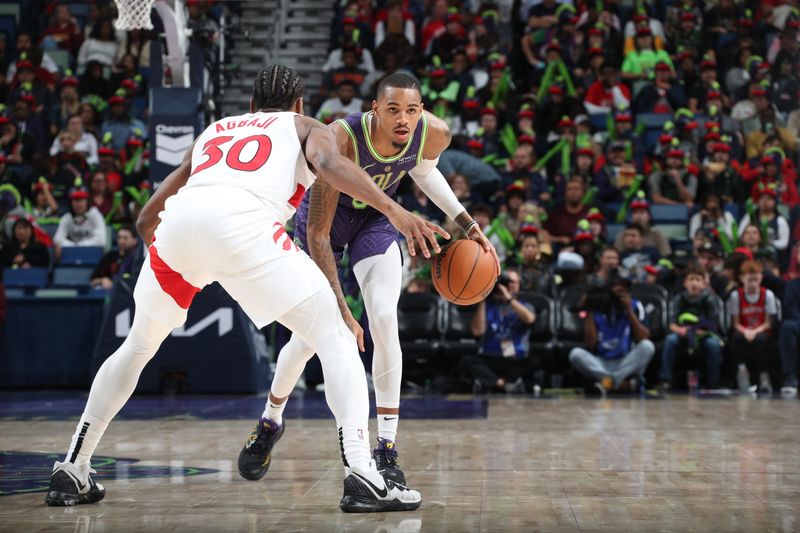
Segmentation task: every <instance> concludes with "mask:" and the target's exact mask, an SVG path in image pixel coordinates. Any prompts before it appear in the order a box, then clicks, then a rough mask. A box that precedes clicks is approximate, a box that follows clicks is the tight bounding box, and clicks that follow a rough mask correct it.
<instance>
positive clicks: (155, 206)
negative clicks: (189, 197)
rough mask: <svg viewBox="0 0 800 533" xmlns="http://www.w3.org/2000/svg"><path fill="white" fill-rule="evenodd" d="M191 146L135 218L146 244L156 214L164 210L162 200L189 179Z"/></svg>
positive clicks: (150, 237) (147, 243) (137, 227)
mask: <svg viewBox="0 0 800 533" xmlns="http://www.w3.org/2000/svg"><path fill="white" fill-rule="evenodd" d="M192 148H194V144H192V147H191V148H189V149H188V150H187V151H186V154H185V155H184V156H183V161H181V164H180V165H178V168H176V169H175V170H173V171H172V172H170V174H169V176H167V178H166V179H165V180H164V181H162V182H161V185H160V186H159V187H158V189H156V192H155V193H153V196H151V197H150V200H148V201H147V203H146V204H145V205H144V207H143V208H142V210H141V211H140V212H139V217H138V218H137V219H136V231H138V232H139V235H141V236H142V239H144V242H145V244H146V245H148V246H149V245H150V243H151V242H152V241H153V234H154V233H155V231H156V227H158V222H159V220H160V219H159V218H158V214H159V213H160V212H161V211H163V210H164V202H166V201H167V198H169V197H170V196H172V195H173V194H175V193H177V192H178V190H179V189H180V188H181V187H183V186H184V185H186V182H187V181H188V180H189V174H190V173H191V170H192Z"/></svg>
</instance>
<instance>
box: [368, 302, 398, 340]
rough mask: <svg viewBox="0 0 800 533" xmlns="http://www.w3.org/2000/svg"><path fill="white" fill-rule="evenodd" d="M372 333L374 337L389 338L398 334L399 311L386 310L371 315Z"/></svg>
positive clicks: (379, 310)
mask: <svg viewBox="0 0 800 533" xmlns="http://www.w3.org/2000/svg"><path fill="white" fill-rule="evenodd" d="M369 325H370V331H371V332H372V336H373V337H381V338H388V336H389V335H392V334H394V335H395V336H396V334H397V309H391V308H385V309H378V310H375V311H373V313H372V314H370V315H369Z"/></svg>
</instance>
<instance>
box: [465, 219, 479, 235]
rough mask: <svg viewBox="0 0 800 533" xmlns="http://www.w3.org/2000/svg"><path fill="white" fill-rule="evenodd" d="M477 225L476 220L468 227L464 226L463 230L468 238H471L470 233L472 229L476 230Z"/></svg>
mask: <svg viewBox="0 0 800 533" xmlns="http://www.w3.org/2000/svg"><path fill="white" fill-rule="evenodd" d="M477 225H478V223H477V222H476V221H474V220H473V221H472V222H470V223H469V224H467V225H466V226H464V228H463V230H464V235H466V236H467V237H469V232H470V230H471V229H472V228H474V227H475V226H477Z"/></svg>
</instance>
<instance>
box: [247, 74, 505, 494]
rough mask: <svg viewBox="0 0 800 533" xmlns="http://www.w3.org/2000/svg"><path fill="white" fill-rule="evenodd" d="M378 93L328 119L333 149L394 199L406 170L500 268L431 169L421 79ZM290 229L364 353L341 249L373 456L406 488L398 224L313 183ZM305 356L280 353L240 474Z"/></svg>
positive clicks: (431, 142)
mask: <svg viewBox="0 0 800 533" xmlns="http://www.w3.org/2000/svg"><path fill="white" fill-rule="evenodd" d="M377 93H378V94H377V100H376V101H373V103H372V111H370V112H367V113H354V114H351V115H348V116H347V117H345V118H343V119H339V120H337V121H336V122H334V123H333V124H332V125H331V126H330V127H331V129H332V130H333V132H334V133H335V135H336V139H337V142H338V145H339V150H340V152H341V153H342V154H343V155H345V156H347V157H348V158H350V159H351V160H353V161H354V162H355V163H356V165H358V166H360V167H361V168H362V169H364V170H365V171H366V172H367V173H368V174H369V175H370V176H371V177H372V179H373V180H374V181H375V183H376V184H377V185H378V186H379V187H380V188H381V189H383V191H384V192H385V193H386V194H387V195H389V196H390V197H394V196H395V193H396V191H397V188H398V187H399V185H400V181H401V180H402V179H403V178H404V177H405V176H406V175H410V176H411V178H412V179H413V180H414V181H415V182H416V183H417V185H418V186H419V187H420V189H421V190H422V191H423V192H424V193H425V194H426V195H427V196H428V197H429V198H430V199H431V200H432V201H433V202H434V203H435V204H436V205H437V206H438V207H439V208H440V209H441V210H442V211H443V212H444V213H445V214H446V215H447V216H448V217H450V218H451V219H453V220H454V221H455V222H456V223H457V224H459V225H460V227H461V228H463V230H464V233H465V234H466V235H467V236H468V237H469V238H470V239H472V240H475V241H477V242H478V243H480V244H481V245H482V246H483V248H484V249H485V250H486V251H487V252H489V253H491V254H492V255H493V256H494V257H495V260H496V261H497V269H498V270H497V271H498V272H499V271H500V261H499V259H497V253H496V251H495V249H494V247H493V246H492V245H491V244H490V243H489V241H488V239H487V238H486V236H485V235H484V234H483V232H482V231H481V229H480V227H479V226H478V224H477V223H476V222H475V221H474V220H472V218H471V217H470V216H469V214H468V213H467V211H466V210H465V209H464V207H463V206H462V205H461V204H460V203H459V201H458V199H457V198H456V196H455V194H453V191H452V190H451V189H450V186H449V185H448V184H447V181H446V180H445V178H444V176H442V173H441V172H439V170H438V169H437V168H436V163H437V162H438V160H439V156H440V155H441V153H442V152H443V151H444V150H445V149H446V148H447V146H448V145H449V144H450V130H449V128H448V127H447V124H446V123H445V122H444V121H443V120H441V119H439V118H437V117H435V116H434V115H432V114H430V113H428V112H427V111H424V110H423V108H422V101H421V99H422V96H421V93H420V86H419V82H418V81H417V80H416V79H415V78H414V77H413V76H410V75H408V74H405V73H400V72H398V73H394V74H390V75H389V76H387V77H386V78H384V79H383V80H382V81H381V82H380V83H379V84H378V90H377ZM296 227H297V230H296V242H298V244H299V245H301V246H302V248H303V249H304V250H306V251H308V252H309V253H310V255H311V257H312V258H313V259H314V261H315V262H316V263H317V265H319V267H320V268H321V269H322V271H323V272H324V273H325V275H326V277H327V278H328V281H329V282H330V284H331V287H332V288H333V291H334V293H335V294H336V297H337V299H338V302H339V309H340V310H341V312H342V316H343V317H344V319H345V322H346V323H347V325H348V326H349V327H350V329H351V330H352V331H353V333H354V334H355V336H356V338H357V339H358V344H359V348H360V349H361V350H362V351H363V350H364V333H363V331H362V329H361V327H360V326H359V324H358V322H357V321H356V320H355V318H353V315H352V314H351V313H350V309H349V308H348V307H347V303H346V301H345V298H344V295H343V293H342V288H341V286H340V284H339V278H338V275H337V265H338V263H339V260H340V259H341V257H342V253H343V251H344V249H345V248H347V251H348V254H349V256H350V264H351V265H353V273H354V274H355V276H356V280H357V281H358V285H359V287H360V288H361V293H362V295H363V297H364V304H365V307H366V310H367V316H368V318H369V324H370V332H371V333H372V338H373V341H374V344H375V350H374V355H373V359H372V379H373V382H374V385H375V403H376V406H377V413H378V447H377V448H375V449H374V450H373V456H374V458H375V462H376V463H377V466H378V470H379V472H381V473H382V474H383V476H384V477H385V478H388V479H391V480H392V481H394V482H397V483H400V484H402V485H405V483H406V481H405V475H404V474H403V472H402V471H401V470H400V468H399V466H398V461H397V448H396V446H395V435H396V432H397V423H398V418H399V416H400V410H399V407H400V385H401V378H402V361H403V359H402V353H401V351H400V337H399V335H398V329H397V302H398V300H399V298H400V290H401V278H402V262H401V254H400V248H399V246H398V242H397V241H398V233H397V230H395V229H394V228H393V227H392V225H391V224H390V223H389V221H388V220H387V219H386V217H385V216H384V215H382V214H381V213H380V212H378V211H376V210H375V209H373V208H372V207H369V206H368V205H365V204H363V203H362V202H359V201H357V200H354V199H353V198H351V197H350V196H347V195H346V194H341V193H340V192H339V191H337V190H336V189H334V188H333V187H330V186H328V185H326V184H325V183H323V182H319V181H318V182H317V183H315V184H314V186H313V188H312V189H311V193H310V195H306V197H305V198H304V200H303V203H302V204H301V205H300V207H299V208H298V210H297V218H296ZM313 355H314V349H313V348H311V347H310V346H309V345H308V344H307V343H305V342H303V341H302V340H301V339H300V338H299V337H298V336H296V335H293V336H292V338H291V340H290V341H289V343H288V344H287V345H286V346H285V347H284V348H283V349H282V350H281V352H280V355H279V357H278V363H277V368H276V370H275V376H274V378H273V381H272V386H271V389H270V394H269V398H268V401H267V404H266V407H265V410H264V413H263V415H262V418H261V419H260V420H259V422H258V423H257V425H256V427H255V428H254V430H253V433H252V434H251V437H250V439H249V440H248V441H247V443H246V444H245V446H244V447H243V448H242V450H241V452H240V454H239V473H240V474H241V475H242V477H244V478H247V479H252V480H257V479H261V478H262V477H263V476H264V474H265V473H266V471H267V469H268V468H269V465H270V462H271V452H272V448H273V446H274V445H275V443H276V442H277V440H278V439H279V438H280V436H281V435H282V434H283V431H284V423H283V419H282V413H283V409H284V408H285V406H286V400H287V398H288V396H289V394H290V393H291V391H292V389H293V388H294V386H295V384H296V382H297V380H298V379H299V378H300V376H301V374H302V372H303V369H304V368H305V364H306V362H307V361H308V360H309V359H310V358H311V357H312V356H313Z"/></svg>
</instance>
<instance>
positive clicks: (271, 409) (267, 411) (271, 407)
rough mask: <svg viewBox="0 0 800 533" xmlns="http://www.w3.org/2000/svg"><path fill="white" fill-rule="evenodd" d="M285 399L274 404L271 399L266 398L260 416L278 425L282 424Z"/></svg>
mask: <svg viewBox="0 0 800 533" xmlns="http://www.w3.org/2000/svg"><path fill="white" fill-rule="evenodd" d="M286 401H287V400H284V401H283V402H282V403H279V404H276V403H273V402H272V400H270V399H267V404H266V405H265V406H264V412H263V413H262V414H261V418H269V419H270V420H272V421H273V422H275V423H276V424H278V425H280V424H283V410H284V409H285V408H286Z"/></svg>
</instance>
